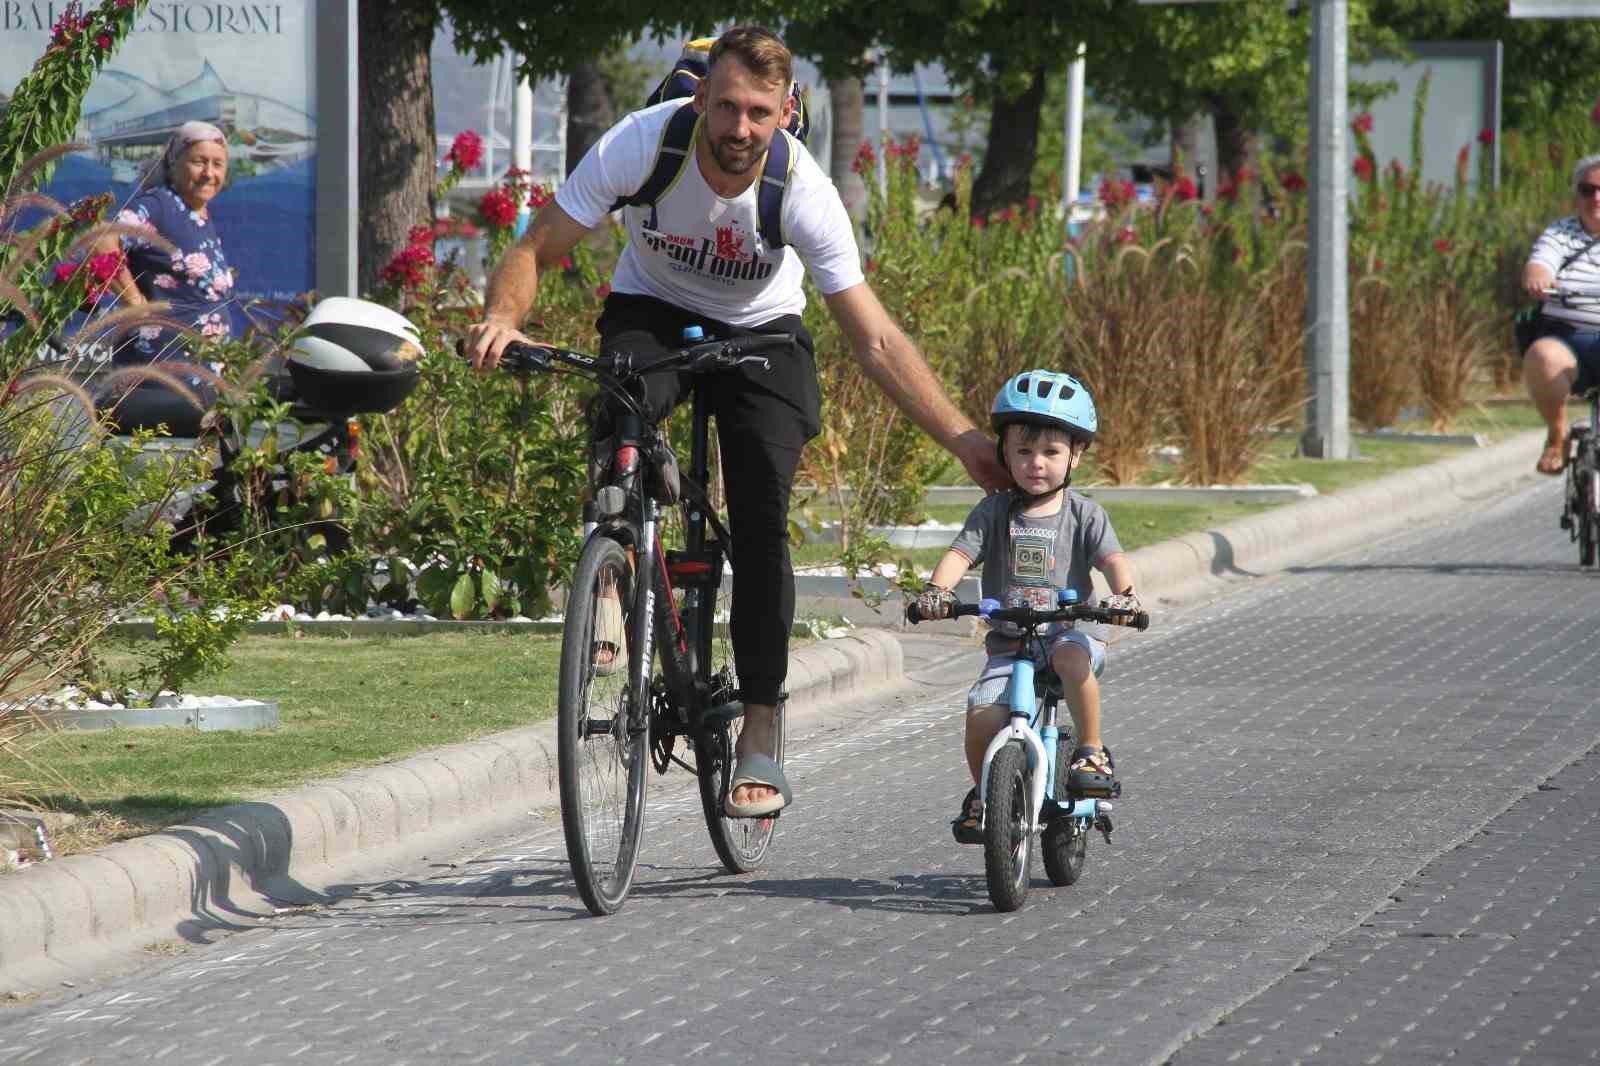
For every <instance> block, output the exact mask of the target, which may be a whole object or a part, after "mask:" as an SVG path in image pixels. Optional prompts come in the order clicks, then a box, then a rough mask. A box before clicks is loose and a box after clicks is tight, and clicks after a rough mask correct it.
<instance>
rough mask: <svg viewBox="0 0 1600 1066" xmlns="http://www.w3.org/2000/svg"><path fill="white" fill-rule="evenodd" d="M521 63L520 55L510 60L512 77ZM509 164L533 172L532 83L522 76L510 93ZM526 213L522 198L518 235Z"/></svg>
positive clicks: (522, 230)
mask: <svg viewBox="0 0 1600 1066" xmlns="http://www.w3.org/2000/svg"><path fill="white" fill-rule="evenodd" d="M521 65H522V58H521V57H520V56H518V57H516V58H515V59H514V60H512V69H513V76H514V77H515V70H516V68H517V67H520V66H521ZM511 165H512V166H514V167H516V168H517V169H518V170H521V171H523V172H524V173H526V174H531V173H532V172H533V83H532V82H530V81H528V79H527V78H522V77H518V78H517V87H516V88H515V89H514V90H512V93H511ZM529 180H530V181H531V180H532V179H531V178H530V179H529ZM528 215H529V207H528V201H527V200H526V199H524V200H523V201H522V203H520V204H518V205H517V228H516V233H517V236H518V237H520V236H522V234H523V233H524V232H525V231H526V230H527V228H528Z"/></svg>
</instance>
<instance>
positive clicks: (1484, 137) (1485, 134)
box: [1478, 130, 1494, 145]
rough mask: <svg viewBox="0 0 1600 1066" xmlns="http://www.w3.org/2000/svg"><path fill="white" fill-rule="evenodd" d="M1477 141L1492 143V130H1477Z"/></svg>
mask: <svg viewBox="0 0 1600 1066" xmlns="http://www.w3.org/2000/svg"><path fill="white" fill-rule="evenodd" d="M1478 143H1479V144H1485V145H1487V144H1493V143H1494V130H1479V131H1478Z"/></svg>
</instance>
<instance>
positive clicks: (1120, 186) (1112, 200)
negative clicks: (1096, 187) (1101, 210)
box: [1100, 178, 1139, 211]
mask: <svg viewBox="0 0 1600 1066" xmlns="http://www.w3.org/2000/svg"><path fill="white" fill-rule="evenodd" d="M1138 195H1139V192H1138V190H1137V189H1135V188H1134V187H1133V182H1131V181H1129V180H1128V179H1126V178H1106V179H1105V180H1104V181H1102V182H1101V183H1100V202H1101V203H1103V204H1105V205H1106V209H1107V210H1108V211H1115V210H1117V209H1118V208H1120V207H1122V206H1123V205H1124V204H1131V203H1133V201H1134V200H1135V199H1136V198H1137V197H1138Z"/></svg>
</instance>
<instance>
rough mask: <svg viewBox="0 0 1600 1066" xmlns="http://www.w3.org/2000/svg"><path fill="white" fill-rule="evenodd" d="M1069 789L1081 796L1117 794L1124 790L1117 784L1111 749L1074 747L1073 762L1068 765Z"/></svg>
mask: <svg viewBox="0 0 1600 1066" xmlns="http://www.w3.org/2000/svg"><path fill="white" fill-rule="evenodd" d="M1067 790H1068V791H1069V792H1072V793H1074V794H1076V795H1079V796H1115V795H1116V794H1117V793H1118V792H1120V791H1122V790H1121V789H1120V788H1119V787H1118V785H1117V771H1116V764H1115V763H1114V762H1112V760H1111V749H1109V748H1091V747H1087V746H1085V747H1079V748H1074V749H1072V762H1071V764H1070V765H1069V766H1068V767H1067Z"/></svg>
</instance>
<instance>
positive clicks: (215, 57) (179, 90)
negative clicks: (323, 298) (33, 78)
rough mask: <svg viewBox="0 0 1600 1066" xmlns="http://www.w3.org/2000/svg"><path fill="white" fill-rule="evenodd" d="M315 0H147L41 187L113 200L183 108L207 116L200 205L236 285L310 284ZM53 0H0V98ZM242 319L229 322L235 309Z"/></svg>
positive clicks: (276, 289) (263, 289)
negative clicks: (214, 175)
mask: <svg viewBox="0 0 1600 1066" xmlns="http://www.w3.org/2000/svg"><path fill="white" fill-rule="evenodd" d="M317 4H318V0H272V2H265V3H262V2H242V3H240V2H226V0H223V2H219V0H195V2H189V0H154V2H152V3H151V4H150V6H149V7H148V8H146V9H145V11H144V13H143V15H141V16H140V17H139V19H138V21H137V22H136V23H135V24H134V27H133V29H132V32H131V33H129V35H128V37H127V39H126V41H124V42H123V45H122V47H121V49H120V50H119V51H118V53H117V54H116V55H115V56H114V57H113V58H112V60H111V61H110V62H109V63H108V64H107V65H106V67H105V68H104V69H103V70H102V71H101V72H100V74H99V76H98V77H97V78H96V79H95V81H94V83H93V85H91V86H90V88H89V92H88V95H87V96H86V97H85V98H84V101H83V110H82V115H81V117H80V119H79V123H78V130H77V135H76V136H77V139H78V140H79V141H81V142H83V143H86V144H88V145H90V149H89V150H88V151H85V152H80V153H77V154H75V155H72V156H69V157H67V158H65V159H63V160H62V161H61V163H60V164H59V165H58V166H57V168H56V170H55V173H54V175H53V176H52V178H51V180H50V183H49V184H48V185H47V186H46V187H45V189H44V191H45V192H46V193H48V194H49V195H51V196H53V197H55V198H56V199H58V200H61V201H64V202H70V201H71V200H75V199H78V198H80V197H83V196H88V195H92V194H96V193H103V192H111V193H112V194H113V195H114V196H115V197H116V198H117V202H118V203H122V202H125V201H126V200H128V199H129V198H130V196H131V195H132V194H133V193H134V192H135V191H136V189H137V187H138V186H137V183H138V180H139V177H140V175H141V174H142V173H143V172H144V170H145V168H146V167H147V166H149V165H150V163H151V162H152V161H153V160H154V159H155V158H157V157H158V156H159V155H160V153H161V151H162V148H163V146H164V145H165V143H166V141H167V138H168V136H170V135H171V133H172V132H173V131H174V130H175V129H177V128H178V127H179V126H181V125H182V124H183V123H185V122H189V121H193V120H200V121H203V122H209V123H212V124H213V125H216V126H218V127H220V128H221V129H222V130H223V131H224V132H225V133H226V134H227V135H228V142H229V150H228V155H229V183H228V187H227V188H226V189H224V190H223V192H222V193H220V194H219V195H218V196H217V198H216V200H215V201H214V203H213V204H212V205H211V208H210V211H211V217H212V219H213V221H214V223H215V225H216V227H217V231H218V233H219V234H220V235H221V237H222V239H223V243H224V247H225V248H226V250H227V254H228V260H229V262H230V263H232V264H233V265H234V266H235V268H236V269H237V273H238V286H237V289H236V292H238V293H239V295H240V296H241V297H245V298H248V297H251V296H256V297H265V298H268V299H289V298H291V297H294V296H296V295H298V294H300V293H303V292H306V291H308V290H310V289H313V288H315V287H316V218H317V202H316V200H317V182H316V175H317V106H316V99H317V77H316V73H317V71H316V65H315V64H316V58H317V36H316V22H317V18H316V16H317V12H316V7H317ZM66 7H67V5H66V3H65V2H63V0H0V104H3V103H4V100H5V99H6V98H8V97H9V95H10V93H11V91H12V90H13V89H14V88H15V87H16V85H17V83H18V82H20V81H21V80H22V78H23V77H24V76H25V75H26V74H27V72H28V71H29V69H31V68H32V66H33V64H34V62H35V61H36V60H37V59H38V57H39V56H40V55H42V54H43V52H44V50H45V48H46V46H47V45H48V44H49V41H50V31H51V26H52V25H53V24H54V22H55V20H56V19H58V18H59V17H60V16H61V14H62V13H63V12H64V11H65V10H66ZM241 324H242V323H241Z"/></svg>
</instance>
